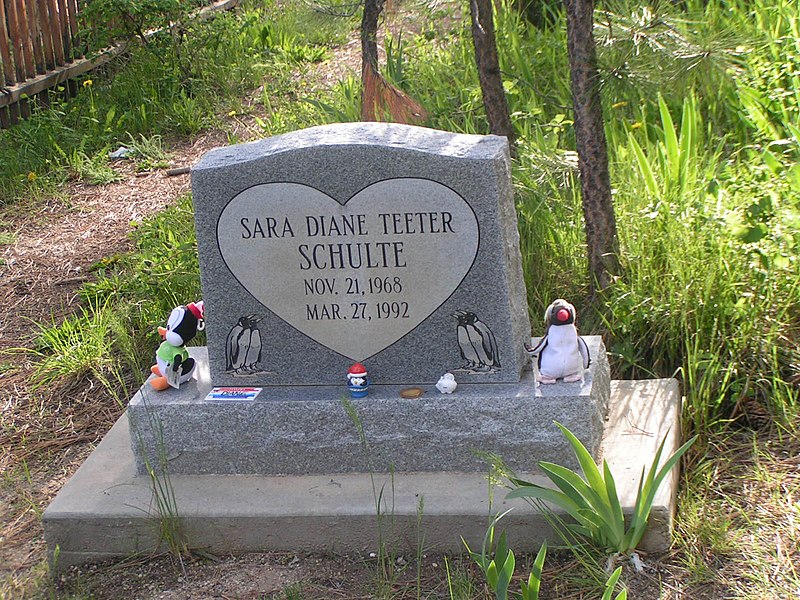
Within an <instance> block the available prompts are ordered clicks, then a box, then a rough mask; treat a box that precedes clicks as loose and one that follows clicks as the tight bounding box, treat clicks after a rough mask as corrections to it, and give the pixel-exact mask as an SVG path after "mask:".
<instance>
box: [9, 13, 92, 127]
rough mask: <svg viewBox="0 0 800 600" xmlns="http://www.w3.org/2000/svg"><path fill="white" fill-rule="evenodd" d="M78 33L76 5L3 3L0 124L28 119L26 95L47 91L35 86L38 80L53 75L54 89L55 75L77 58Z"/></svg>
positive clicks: (50, 80)
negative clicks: (75, 43) (75, 54)
mask: <svg viewBox="0 0 800 600" xmlns="http://www.w3.org/2000/svg"><path fill="white" fill-rule="evenodd" d="M77 33H78V3H77V0H0V125H2V126H3V127H8V125H9V124H11V123H14V122H16V121H17V119H19V117H27V116H28V115H29V113H30V105H29V103H28V101H27V99H26V96H27V97H33V96H34V95H35V94H38V93H40V92H42V91H43V90H44V89H46V88H47V87H49V86H48V85H45V86H43V87H42V86H37V85H36V82H37V80H44V79H48V77H47V76H48V75H51V77H50V78H49V79H48V83H50V84H53V81H52V80H53V79H56V80H57V79H58V77H55V78H53V77H52V75H53V74H55V73H56V72H58V71H59V70H60V69H61V68H63V67H64V66H66V65H68V64H69V63H71V62H72V61H73V60H74V59H76V58H79V57H76V56H74V53H75V50H74V47H73V43H74V41H75V39H76V36H77ZM73 76H74V75H73ZM61 81H64V79H62V80H61ZM57 83H61V82H59V81H55V84H57ZM37 88H39V89H37Z"/></svg>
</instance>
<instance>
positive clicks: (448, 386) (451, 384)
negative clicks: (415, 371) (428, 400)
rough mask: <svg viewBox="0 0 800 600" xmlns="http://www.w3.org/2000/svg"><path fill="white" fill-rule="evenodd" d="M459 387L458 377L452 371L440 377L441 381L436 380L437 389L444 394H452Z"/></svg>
mask: <svg viewBox="0 0 800 600" xmlns="http://www.w3.org/2000/svg"><path fill="white" fill-rule="evenodd" d="M457 387H458V383H456V378H455V377H454V376H453V374H452V373H445V374H444V375H442V376H441V377H440V378H439V381H437V382H436V389H437V390H439V391H440V392H441V393H442V394H452V393H453V392H455V391H456V388H457Z"/></svg>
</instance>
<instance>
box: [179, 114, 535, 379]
mask: <svg viewBox="0 0 800 600" xmlns="http://www.w3.org/2000/svg"><path fill="white" fill-rule="evenodd" d="M192 193H193V198H194V204H195V219H196V224H197V237H198V252H199V257H200V270H201V277H202V283H203V300H204V301H205V307H206V320H207V323H208V332H207V333H208V351H209V361H210V366H211V377H212V380H213V381H214V382H215V383H216V384H218V385H258V386H274V385H304V386H307V385H332V384H341V383H342V382H343V381H344V375H345V373H346V372H347V369H348V367H349V366H350V365H351V364H353V363H355V362H361V363H363V364H364V366H365V367H366V368H367V371H368V374H369V379H370V380H371V381H372V383H373V384H381V383H383V384H422V383H436V381H437V380H438V379H439V377H440V376H441V375H442V374H443V373H444V372H446V371H451V372H455V373H456V375H457V377H458V380H459V382H462V381H463V382H471V383H499V382H505V383H510V382H517V381H519V379H520V374H521V372H522V370H523V368H524V366H525V364H526V356H525V353H524V343H525V342H526V341H527V340H528V338H529V337H530V326H529V321H528V316H527V303H526V296H525V285H524V282H523V276H522V269H521V261H520V254H519V234H518V232H517V222H516V213H515V210H514V204H513V198H512V189H511V179H510V174H509V156H508V144H507V142H506V140H505V138H502V137H497V136H477V135H459V134H451V133H445V132H440V131H434V130H431V129H424V128H420V127H411V126H406V125H392V124H382V123H350V124H338V125H328V126H322V127H315V128H311V129H305V130H301V131H297V132H293V133H289V134H285V135H281V136H276V137H273V138H268V139H265V140H262V141H258V142H253V143H249V144H242V145H239V146H232V147H228V148H220V149H217V150H213V151H211V152H209V153H208V154H206V156H205V157H203V159H202V160H201V161H200V162H199V163H198V164H197V166H196V167H195V168H194V169H193V170H192Z"/></svg>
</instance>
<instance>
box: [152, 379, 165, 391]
mask: <svg viewBox="0 0 800 600" xmlns="http://www.w3.org/2000/svg"><path fill="white" fill-rule="evenodd" d="M150 385H152V386H153V389H154V390H158V391H159V392H163V391H164V390H165V389H167V388H168V387H169V383H168V382H167V378H166V377H163V376H161V377H156V378H155V379H151V380H150Z"/></svg>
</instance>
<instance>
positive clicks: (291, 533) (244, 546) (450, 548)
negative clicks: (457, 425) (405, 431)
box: [43, 379, 680, 568]
mask: <svg viewBox="0 0 800 600" xmlns="http://www.w3.org/2000/svg"><path fill="white" fill-rule="evenodd" d="M679 417H680V394H679V391H678V385H677V382H676V381H675V380H672V379H662V380H647V381H614V382H612V386H611V402H610V417H609V421H608V424H607V426H606V430H605V436H604V439H603V442H602V448H603V453H604V456H605V458H606V459H607V460H608V462H609V465H610V467H611V471H612V472H613V473H614V475H615V480H616V482H617V489H618V492H619V494H620V497H621V500H622V506H623V507H625V508H626V510H627V511H628V512H630V509H631V507H632V505H633V502H634V500H635V497H636V490H637V485H638V480H639V475H640V473H641V470H642V467H643V466H647V467H649V464H650V463H651V462H652V460H653V456H654V454H655V451H656V448H657V447H658V444H659V443H660V441H661V439H662V438H663V437H664V436H665V435H666V436H667V443H666V446H665V451H664V457H665V458H666V457H667V456H669V455H670V454H671V453H672V452H673V451H674V450H675V449H676V448H677V447H678V445H679V441H680V420H679ZM521 475H523V476H524V477H525V478H526V479H529V480H534V481H537V482H540V483H544V481H543V478H542V477H540V476H537V475H532V474H521ZM170 480H171V484H172V489H173V490H174V497H175V501H176V504H177V507H178V511H179V515H180V523H181V526H182V528H183V532H184V534H185V536H186V539H187V541H188V544H189V546H190V547H192V548H202V549H205V550H206V551H209V552H212V553H218V554H229V553H245V552H256V551H278V550H283V551H285V550H292V551H322V552H363V551H374V550H375V549H376V545H377V540H378V536H379V532H380V531H381V528H383V529H382V532H381V533H382V536H383V539H389V540H392V541H393V543H395V544H397V545H398V549H399V550H402V551H405V550H406V548H408V549H413V548H415V545H416V540H417V539H418V537H417V534H418V528H419V527H420V525H419V523H420V518H419V512H421V527H422V531H421V532H420V533H422V534H424V540H425V547H426V549H427V550H428V551H432V552H436V551H443V552H461V551H463V545H462V542H461V537H462V536H463V537H464V539H466V540H467V541H468V543H469V544H470V545H471V546H473V547H477V546H480V543H481V540H482V539H483V535H484V532H485V529H486V526H487V523H488V521H489V518H490V515H492V514H495V513H498V512H502V511H504V510H506V509H508V508H512V507H513V508H514V510H513V511H512V512H511V513H510V514H509V515H507V516H506V517H505V518H504V520H503V525H504V527H505V528H506V529H507V530H508V535H509V542H510V544H511V545H512V547H513V548H514V549H515V550H517V551H518V552H521V551H535V550H536V549H538V546H539V544H540V543H541V541H542V539H543V538H545V537H547V536H550V537H551V538H552V536H553V535H554V534H553V533H552V531H550V529H549V527H548V526H547V524H546V523H545V522H544V520H543V519H542V518H541V517H540V516H539V515H538V514H537V513H536V512H535V511H533V510H532V509H531V508H530V507H528V506H527V505H526V504H525V503H523V502H522V501H509V502H506V501H505V500H504V498H505V493H506V492H505V490H504V489H502V488H495V489H494V490H492V492H493V494H492V497H493V498H494V502H493V504H492V502H490V489H489V484H488V482H487V478H486V476H485V475H482V474H480V473H452V472H451V473H444V472H438V473H395V474H394V475H393V476H390V475H389V474H386V473H380V474H377V473H376V474H374V476H373V477H370V475H369V474H368V473H346V474H336V475H305V476H299V475H291V476H264V475H173V476H171V478H170ZM677 484H678V471H677V468H676V469H675V471H674V472H673V474H672V476H671V477H669V478H667V480H666V481H665V483H664V485H663V486H662V488H661V489H660V490H659V493H658V495H657V496H656V501H655V504H654V507H653V512H652V516H651V523H650V527H649V530H648V532H647V534H646V537H645V540H644V542H643V544H642V545H641V547H642V548H643V549H645V550H650V551H662V550H666V549H667V548H668V547H669V545H670V543H671V531H672V521H673V515H674V509H675V496H676V489H677ZM378 496H380V497H381V498H382V506H381V512H382V513H383V514H384V515H385V518H383V519H379V518H378V517H377V510H376V497H378ZM390 517H391V518H390ZM43 524H44V530H45V538H46V540H47V544H48V548H49V551H50V555H51V557H52V556H53V555H54V553H55V552H56V548H57V549H58V550H57V556H58V559H57V563H58V564H57V565H56V566H57V567H59V568H63V567H65V566H69V565H73V564H79V563H85V562H92V561H98V560H103V559H108V558H116V557H124V556H130V555H132V554H136V553H146V552H152V551H154V550H157V549H158V548H159V544H160V540H159V535H158V530H159V518H158V512H157V510H156V507H155V502H154V500H153V494H152V487H151V482H150V479H149V477H148V476H142V475H137V472H136V465H135V462H134V457H133V454H132V452H131V448H130V438H129V431H128V422H127V418H126V417H124V416H123V417H121V418H120V420H119V421H118V422H117V423H116V425H114V427H113V428H112V429H111V431H110V432H109V433H108V435H107V436H106V437H105V439H103V441H102V442H101V443H100V445H99V446H98V447H97V449H96V450H95V451H94V452H93V453H92V455H91V456H90V457H89V458H88V459H87V460H86V462H85V463H84V465H83V466H82V467H81V468H80V469H79V470H78V471H77V472H76V473H75V475H74V476H73V477H72V479H71V480H70V481H69V482H68V483H67V485H65V486H64V488H63V489H62V490H61V492H59V494H58V496H57V497H56V498H55V500H54V501H53V502H52V504H51V505H50V506H49V507H48V508H47V510H46V511H45V513H44V516H43Z"/></svg>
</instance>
